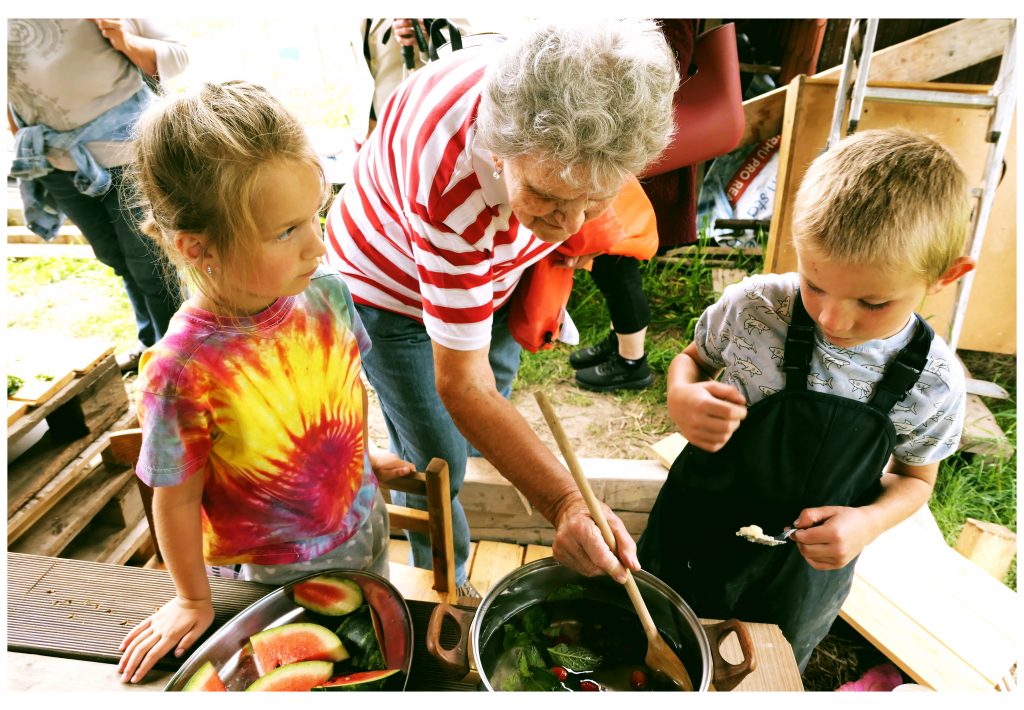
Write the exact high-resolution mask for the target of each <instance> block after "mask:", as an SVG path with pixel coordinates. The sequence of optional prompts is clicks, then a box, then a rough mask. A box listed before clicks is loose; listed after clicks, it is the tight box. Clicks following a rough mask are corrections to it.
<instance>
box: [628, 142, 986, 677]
mask: <svg viewBox="0 0 1024 710" xmlns="http://www.w3.org/2000/svg"><path fill="white" fill-rule="evenodd" d="M794 214H795V218H794V224H793V241H794V246H795V247H796V251H797V258H798V269H799V273H789V274H765V275H760V276H753V277H750V278H747V279H745V280H744V281H743V282H742V283H739V284H736V285H734V286H731V287H729V288H728V289H726V291H725V293H724V294H723V296H722V298H721V300H719V301H718V302H717V303H715V304H714V305H712V306H711V307H710V308H708V309H707V310H706V311H705V312H704V314H703V315H702V316H701V318H700V320H699V322H698V323H697V326H696V329H695V333H694V341H693V342H692V343H690V345H689V346H687V347H686V349H685V350H684V351H683V352H682V353H681V354H680V355H678V356H677V357H676V358H675V360H674V361H673V362H672V365H671V367H670V369H669V374H668V407H669V412H670V414H671V416H672V418H673V420H674V421H675V422H676V424H678V426H679V428H680V431H681V432H682V433H683V435H684V436H685V437H686V438H687V440H688V441H689V446H687V447H686V448H685V449H684V450H683V452H682V453H681V454H680V456H679V457H678V458H677V459H676V461H675V462H674V464H673V466H672V469H671V471H670V472H669V475H668V478H667V481H666V483H665V485H664V487H663V488H662V490H661V492H660V494H659V495H658V499H657V501H656V503H655V505H654V508H653V509H652V511H651V516H650V521H649V523H648V527H647V530H646V531H645V532H644V534H643V536H642V538H641V539H640V544H639V549H638V554H639V557H640V562H641V564H642V565H643V566H644V568H645V569H646V570H647V571H649V572H651V573H652V574H654V575H656V576H658V577H660V578H661V579H663V580H665V582H667V583H668V584H670V585H671V586H672V587H673V588H675V589H676V590H677V591H678V592H679V593H680V594H681V595H682V596H683V597H684V598H685V599H686V600H687V602H688V603H690V605H691V606H692V607H693V608H694V610H695V611H696V612H697V613H698V614H699V615H701V616H705V617H714V618H720V619H722V618H729V617H735V618H739V619H743V620H747V621H758V622H766V623H775V624H778V625H779V626H780V628H781V629H782V632H783V633H784V634H785V636H786V638H787V639H789V641H790V643H791V644H792V645H793V650H794V653H795V655H796V659H797V663H798V664H799V666H800V669H801V671H802V670H803V669H804V667H805V666H806V665H807V661H808V659H809V658H810V655H811V651H812V650H813V649H814V647H815V646H816V645H817V644H818V642H819V641H820V640H821V639H822V638H823V637H824V636H825V634H826V633H827V632H828V630H829V628H830V627H831V625H832V622H833V621H834V620H835V618H836V616H837V615H838V613H839V609H840V607H841V606H842V604H843V601H844V600H845V599H846V596H847V594H848V593H849V589H850V584H851V580H852V577H853V567H854V561H855V560H856V558H857V556H858V555H859V554H860V552H861V550H863V549H864V546H865V545H867V544H868V543H869V542H871V541H872V540H874V539H875V538H876V537H877V536H878V535H879V534H881V533H882V532H884V531H885V530H887V529H889V528H891V527H892V526H894V525H896V524H897V523H899V522H900V521H902V520H904V519H905V518H907V517H908V516H910V515H911V514H912V513H913V512H914V511H915V510H917V509H918V508H920V507H921V506H922V505H923V504H925V502H926V501H927V500H928V497H929V496H930V495H931V491H932V486H933V485H934V482H935V476H936V473H937V471H938V467H939V461H941V460H942V459H943V458H945V457H946V456H949V455H950V454H952V453H953V452H954V451H956V448H957V444H958V442H959V439H960V432H961V428H962V424H963V416H964V399H965V384H964V376H963V371H962V369H961V367H960V366H959V364H958V363H957V360H956V357H955V354H954V353H953V351H952V349H951V348H950V347H949V346H948V345H947V344H946V343H945V342H943V341H942V339H941V338H939V337H936V336H934V334H933V332H932V330H931V328H930V327H929V326H928V325H927V324H926V323H925V322H924V320H923V319H922V318H921V317H920V316H918V315H916V314H915V313H914V311H915V309H916V308H917V307H918V306H920V304H921V302H922V301H923V299H924V298H925V296H926V295H928V294H933V293H937V292H938V291H940V290H942V289H943V288H945V287H946V286H949V285H950V284H951V283H953V282H954V281H956V280H957V279H958V278H960V277H961V276H963V275H964V274H966V273H967V272H969V271H970V270H971V269H973V268H974V263H973V261H972V260H971V259H970V258H969V257H965V256H962V255H961V254H962V250H963V248H964V240H965V236H966V234H967V226H968V221H969V216H970V204H969V200H968V188H967V182H966V178H965V176H964V174H963V171H962V170H961V168H960V166H959V165H958V163H957V161H956V160H955V158H953V156H952V155H950V154H949V153H948V152H947V151H946V150H945V149H944V148H943V147H942V146H940V145H939V144H937V143H936V142H934V141H932V140H930V139H928V138H925V137H923V136H920V135H916V134H913V133H910V132H907V131H903V130H884V131H882V130H876V131H864V132H863V133H857V134H854V135H853V136H850V137H848V138H846V139H845V140H843V141H841V142H840V143H838V144H837V145H836V146H834V147H833V148H832V149H830V150H829V151H827V152H825V153H824V154H822V155H821V156H819V157H818V158H817V159H816V160H815V161H814V162H813V163H812V164H811V166H810V168H809V169H808V171H807V174H806V176H805V177H804V180H803V183H802V185H801V187H800V190H799V192H798V193H797V198H796V202H795V206H794ZM719 375H721V377H718V376H719ZM716 378H717V379H716ZM754 524H756V525H759V526H761V527H762V528H763V529H764V530H765V532H766V533H768V534H777V533H780V532H782V531H783V529H784V528H787V527H790V526H792V527H795V528H798V531H797V532H796V533H794V534H793V535H792V537H790V538H789V539H790V541H791V542H790V543H787V544H785V545H778V546H764V545H758V544H752V543H751V542H749V541H747V540H745V539H743V538H742V537H739V536H737V531H738V530H739V529H740V528H741V527H744V526H748V525H754Z"/></svg>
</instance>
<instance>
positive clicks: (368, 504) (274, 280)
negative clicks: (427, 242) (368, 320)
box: [118, 82, 413, 682]
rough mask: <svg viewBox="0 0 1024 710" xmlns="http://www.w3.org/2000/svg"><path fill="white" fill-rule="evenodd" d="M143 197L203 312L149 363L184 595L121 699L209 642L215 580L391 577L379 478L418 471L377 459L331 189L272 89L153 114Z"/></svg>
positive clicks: (157, 623)
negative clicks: (329, 246)
mask: <svg viewBox="0 0 1024 710" xmlns="http://www.w3.org/2000/svg"><path fill="white" fill-rule="evenodd" d="M133 184H134V186H135V188H136V191H137V193H138V198H139V202H140V203H141V204H142V206H143V209H144V211H145V213H146V220H145V223H144V224H143V225H142V227H143V230H144V231H145V232H146V233H147V234H148V235H149V236H151V237H152V238H153V239H154V241H156V243H157V244H158V245H159V246H160V248H161V249H162V250H163V251H164V252H165V253H166V254H167V255H168V257H169V259H170V260H171V262H172V263H173V264H174V265H175V266H176V267H177V268H178V270H179V272H180V273H181V274H183V277H184V280H185V281H186V286H187V288H188V290H189V292H190V293H191V294H193V295H192V296H191V298H189V299H188V300H187V301H186V303H185V304H184V305H183V306H182V307H181V309H180V310H179V311H178V312H177V314H175V316H174V318H173V319H172V321H171V325H170V327H169V330H168V332H167V334H166V335H165V336H164V338H163V339H162V340H161V341H160V342H159V343H158V344H157V345H155V346H154V347H152V348H150V349H149V350H148V351H146V353H145V354H144V355H143V358H142V361H141V369H140V375H139V380H138V389H137V396H136V408H137V412H138V417H139V421H140V423H141V426H142V432H143V444H142V451H141V454H140V458H139V464H138V467H137V469H136V472H137V474H138V476H139V477H140V478H141V479H142V480H143V481H144V482H146V483H147V484H149V485H151V486H153V487H154V493H153V517H154V522H155V527H156V533H157V538H158V540H159V543H160V550H161V552H162V555H163V558H164V561H165V562H166V564H167V568H168V570H169V571H170V573H171V576H172V578H173V579H174V585H175V590H176V596H175V597H174V599H172V600H171V601H169V602H168V603H167V604H165V605H164V606H163V607H162V608H161V609H159V610H158V611H157V612H156V613H154V614H153V615H152V616H150V617H149V618H148V619H146V620H145V621H143V622H142V623H140V624H139V625H138V626H136V627H135V628H134V629H133V630H132V631H131V632H130V633H129V634H128V635H127V636H126V637H125V639H124V641H123V642H122V643H121V648H122V650H123V651H124V654H123V656H122V657H121V661H120V663H119V664H118V672H119V673H121V680H122V682H127V681H131V682H138V681H139V680H141V679H142V677H143V676H145V674H146V673H147V672H148V671H149V669H150V668H152V667H153V664H154V663H156V661H157V660H158V659H159V658H161V657H162V656H163V655H164V654H165V653H167V652H168V651H170V650H171V649H174V652H175V655H176V656H181V655H182V654H183V653H184V652H185V650H186V649H187V648H189V647H190V646H191V645H192V644H193V643H194V642H195V641H196V639H197V638H199V636H200V635H201V634H202V633H203V632H204V631H205V630H206V629H207V628H209V626H210V624H211V623H212V621H213V606H212V603H211V600H210V585H209V582H208V581H207V575H208V574H219V575H223V574H224V573H225V571H229V573H231V574H233V575H235V576H238V577H239V578H241V579H246V580H252V581H258V582H263V583H269V584H282V583H285V582H288V581H290V580H292V579H296V578H298V577H301V576H304V575H307V574H309V573H311V572H313V571H315V570H318V569H327V568H336V567H340V568H350V569H368V570H371V571H373V572H376V573H377V574H380V575H382V576H386V575H387V540H388V523H387V511H386V508H385V505H384V501H383V498H382V496H381V494H380V492H379V490H378V487H377V478H381V479H388V478H392V477H395V476H400V475H404V474H406V473H409V472H411V471H412V470H413V467H412V465H411V464H408V463H407V462H404V461H401V460H400V459H398V458H396V457H394V456H393V455H391V454H387V453H383V452H382V453H381V454H380V455H379V456H377V455H375V456H371V455H369V454H368V452H367V451H366V442H367V440H368V436H367V425H366V418H365V413H366V408H367V399H366V392H365V390H364V389H363V385H362V382H361V380H360V352H364V351H366V350H367V349H368V348H369V339H368V337H367V335H366V332H365V330H364V329H363V326H362V324H361V323H360V321H359V318H358V316H357V315H356V311H355V309H354V307H353V304H352V298H351V296H350V295H349V291H348V288H347V287H346V286H345V283H344V282H343V281H342V279H341V277H340V276H339V275H338V274H337V273H336V272H332V271H329V270H328V269H326V268H325V267H322V266H320V259H321V257H322V256H323V254H324V244H323V238H322V234H321V229H320V209H321V207H322V206H323V204H324V201H325V198H326V197H327V195H328V191H327V184H326V181H325V179H324V176H323V172H322V170H321V168H320V163H319V160H318V158H317V155H316V153H315V152H314V151H313V149H312V148H311V146H310V144H309V141H308V139H307V138H306V135H305V133H304V132H303V129H302V127H301V125H300V124H299V122H298V121H297V120H296V119H295V117H294V116H292V115H291V114H290V113H289V112H288V111H287V110H286V109H285V108H284V107H283V106H282V105H281V104H280V103H279V102H278V101H277V100H276V99H274V98H273V97H272V96H271V95H270V94H269V93H267V91H266V90H265V89H263V88H261V87H259V86H255V85H253V84H248V83H245V82H226V83H223V84H205V85H203V86H202V87H201V88H200V89H199V90H198V91H196V92H194V93H192V94H189V95H184V96H178V97H175V98H173V99H170V100H168V101H166V102H165V103H163V104H158V105H156V106H155V107H154V108H152V109H150V111H149V112H147V113H146V114H145V115H144V117H143V118H142V120H141V121H140V123H139V128H138V162H137V165H135V167H134V170H133ZM371 464H372V466H371ZM208 565H209V566H210V567H208Z"/></svg>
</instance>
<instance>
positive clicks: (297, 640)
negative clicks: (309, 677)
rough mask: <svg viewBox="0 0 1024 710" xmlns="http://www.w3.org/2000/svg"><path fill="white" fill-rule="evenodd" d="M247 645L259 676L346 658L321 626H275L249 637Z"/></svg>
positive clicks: (334, 638) (336, 640)
mask: <svg viewBox="0 0 1024 710" xmlns="http://www.w3.org/2000/svg"><path fill="white" fill-rule="evenodd" d="M249 644H250V645H251V646H252V655H253V661H255V663H256V670H257V671H259V674H260V675H264V674H266V673H269V672H270V671H272V670H274V669H275V668H277V667H279V666H286V665H289V664H292V663H299V662H301V661H332V662H337V661H344V660H345V659H347V658H348V657H349V653H348V650H347V649H346V648H345V646H344V645H343V644H342V643H341V639H339V638H338V635H337V634H335V633H334V632H333V631H331V630H330V629H328V628H327V627H325V626H321V625H320V624H310V623H295V624H284V625H282V626H275V627H274V628H272V629H267V630H266V631H260V632H258V633H255V634H253V635H252V636H250V637H249Z"/></svg>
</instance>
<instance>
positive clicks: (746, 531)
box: [736, 525, 782, 545]
mask: <svg viewBox="0 0 1024 710" xmlns="http://www.w3.org/2000/svg"><path fill="white" fill-rule="evenodd" d="M736 534H737V535H739V536H740V537H742V538H743V539H744V540H748V541H750V542H756V543H757V544H759V545H781V544H782V542H781V541H780V540H776V539H775V538H774V537H770V536H768V535H765V534H764V530H763V529H762V528H761V526H760V525H744V526H743V527H741V528H740V529H739V530H737V531H736Z"/></svg>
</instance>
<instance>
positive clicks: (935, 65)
mask: <svg viewBox="0 0 1024 710" xmlns="http://www.w3.org/2000/svg"><path fill="white" fill-rule="evenodd" d="M1009 27H1010V23H1009V21H1008V20H1005V19H966V20H960V21H959V22H954V23H952V24H950V25H946V26H945V27H940V28H938V29H936V30H932V31H931V32H928V33H926V34H923V35H920V36H919V37H914V38H912V39H908V40H906V41H905V42H900V43H899V44H894V45H892V46H891V47H886V48H885V49H880V50H878V51H876V52H872V54H871V65H870V67H869V75H868V76H869V80H870V81H912V82H926V81H932V80H934V79H938V78H940V77H943V76H948V75H949V74H953V73H955V72H958V71H960V70H961V69H965V68H967V67H971V66H974V65H975V64H979V63H981V62H984V61H987V60H989V59H992V58H993V57H998V56H1000V55H1002V53H1003V49H1004V47H1005V45H1006V40H1007V38H1008V37H1009ZM841 70H842V67H841V66H836V67H832V68H830V69H826V70H825V71H822V72H819V73H817V74H815V75H814V77H813V78H827V77H832V78H835V79H838V78H839V73H840V71H841ZM787 91H788V88H787V87H785V86H783V87H779V88H777V89H775V90H773V91H769V92H767V93H765V94H761V95H760V96H755V97H754V98H752V99H748V100H747V101H744V102H743V113H744V117H745V119H746V123H745V127H744V131H743V137H742V138H741V139H740V142H739V147H742V146H747V145H753V144H754V143H760V142H761V141H763V140H765V139H768V138H771V137H772V136H777V135H779V134H780V133H781V132H782V116H783V113H784V111H785V104H786V92H787Z"/></svg>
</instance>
